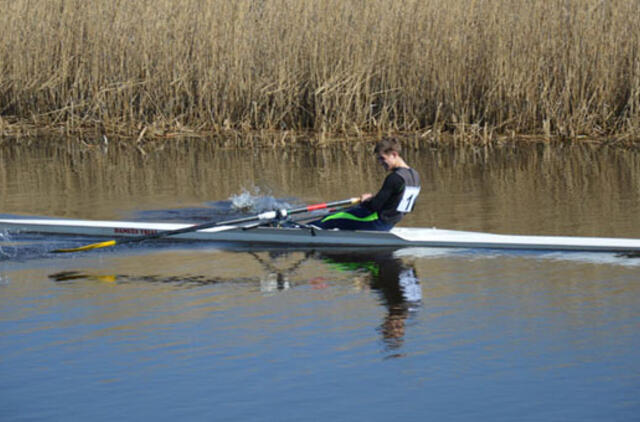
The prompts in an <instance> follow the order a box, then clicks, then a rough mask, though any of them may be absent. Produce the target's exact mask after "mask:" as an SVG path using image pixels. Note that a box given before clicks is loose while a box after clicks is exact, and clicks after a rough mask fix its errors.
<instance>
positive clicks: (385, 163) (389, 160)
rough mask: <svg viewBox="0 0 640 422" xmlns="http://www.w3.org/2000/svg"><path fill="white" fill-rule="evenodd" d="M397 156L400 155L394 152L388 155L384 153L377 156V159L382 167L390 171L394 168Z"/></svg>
mask: <svg viewBox="0 0 640 422" xmlns="http://www.w3.org/2000/svg"><path fill="white" fill-rule="evenodd" d="M397 156H398V154H397V153H396V152H394V151H391V152H388V153H384V152H383V153H379V154H376V159H377V160H378V162H379V163H380V164H381V165H382V167H384V169H385V170H387V171H389V170H391V169H392V168H393V167H394V165H395V161H396V157H397Z"/></svg>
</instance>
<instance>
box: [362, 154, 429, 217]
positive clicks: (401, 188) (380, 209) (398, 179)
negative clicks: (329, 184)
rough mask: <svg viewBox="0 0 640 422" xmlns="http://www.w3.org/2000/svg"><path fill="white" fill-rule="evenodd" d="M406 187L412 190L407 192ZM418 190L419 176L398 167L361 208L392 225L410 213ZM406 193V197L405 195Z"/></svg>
mask: <svg viewBox="0 0 640 422" xmlns="http://www.w3.org/2000/svg"><path fill="white" fill-rule="evenodd" d="M406 187H410V188H412V189H409V190H407V189H406ZM419 189H420V176H419V175H418V172H417V171H415V170H414V169H412V168H406V167H400V168H396V169H394V170H393V171H392V172H391V173H389V174H388V175H387V177H386V178H385V179H384V182H383V183H382V188H380V191H379V192H378V193H377V194H376V196H374V197H373V198H371V199H370V200H368V201H365V202H363V203H362V206H364V207H366V208H369V209H370V210H371V211H375V212H377V213H378V218H380V220H382V221H384V222H385V223H389V224H392V225H395V224H397V223H398V222H399V221H400V220H401V219H402V216H403V215H405V214H406V213H407V212H410V211H411V210H412V209H413V206H414V205H415V201H416V198H417V196H418V193H419ZM405 192H406V195H405Z"/></svg>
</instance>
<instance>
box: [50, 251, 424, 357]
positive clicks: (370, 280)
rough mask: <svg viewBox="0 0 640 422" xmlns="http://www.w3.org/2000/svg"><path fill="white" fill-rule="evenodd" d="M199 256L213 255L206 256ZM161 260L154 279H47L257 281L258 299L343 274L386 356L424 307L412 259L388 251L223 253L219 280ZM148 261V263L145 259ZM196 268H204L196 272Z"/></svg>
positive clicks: (61, 276) (75, 274) (118, 275)
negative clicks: (370, 298) (375, 312)
mask: <svg viewBox="0 0 640 422" xmlns="http://www.w3.org/2000/svg"><path fill="white" fill-rule="evenodd" d="M145 256H146V255H143V257H145ZM203 256H208V257H210V256H211V255H210V254H207V253H206V252H205V253H204V254H203ZM223 257H224V258H223ZM138 258H140V256H138ZM165 258H166V257H164V256H163V259H161V260H160V261H156V260H154V261H153V262H150V263H149V265H144V267H146V268H147V269H148V268H154V270H155V271H157V273H156V274H155V275H154V274H149V273H147V272H146V271H144V272H142V273H138V272H137V271H135V270H136V269H138V268H139V265H138V264H136V265H135V266H134V267H133V268H129V269H130V270H134V271H133V272H131V273H127V272H124V271H123V272H120V271H118V272H115V271H114V272H108V271H106V272H101V273H98V272H95V271H91V270H90V271H83V270H74V269H65V270H63V271H57V272H55V273H51V274H49V276H48V277H49V279H50V280H52V281H55V282H57V283H77V282H80V281H92V282H100V283H113V284H120V285H122V284H130V283H137V282H146V283H154V284H156V283H159V284H171V285H173V286H184V287H190V286H191V287H194V286H205V285H214V284H220V283H224V284H227V283H238V282H241V283H242V282H246V283H250V284H254V283H256V281H258V282H259V286H260V292H261V293H263V294H275V293H278V292H282V291H286V290H288V289H291V288H295V287H296V286H310V287H311V288H312V289H324V288H328V287H329V286H330V285H331V284H332V279H334V277H332V275H331V274H335V273H336V271H337V272H339V273H340V274H342V277H337V278H339V279H341V280H346V281H347V282H350V283H352V284H353V285H354V286H355V287H357V288H358V289H359V290H369V291H371V292H373V293H374V294H376V295H377V296H378V299H379V302H380V303H381V304H382V305H383V306H384V308H385V309H386V312H385V313H384V316H383V317H382V321H381V323H380V325H379V326H378V327H377V331H378V332H379V333H380V335H381V339H382V341H383V343H384V346H385V349H386V350H387V351H389V352H397V351H398V350H399V349H400V348H401V347H402V345H403V343H404V341H405V334H406V326H407V321H408V320H410V318H411V317H412V316H413V315H415V313H416V312H417V311H418V309H419V308H420V306H421V301H422V290H421V286H420V281H419V278H418V276H417V274H416V270H415V267H414V266H413V265H412V264H411V263H410V261H411V259H407V258H405V257H400V256H398V254H395V253H394V250H392V249H381V250H372V249H368V248H367V249H361V250H354V249H344V248H322V249H312V250H305V251H300V250H294V249H284V250H283V249H280V250H277V249H270V250H265V249H255V250H247V249H244V250H235V251H233V250H231V251H229V250H227V251H226V252H224V253H221V252H219V253H218V257H217V259H216V262H225V263H226V265H224V266H216V268H217V270H216V272H218V271H221V273H222V274H220V275H218V274H214V273H213V272H212V271H211V270H212V268H211V266H210V265H211V264H210V263H211V260H210V259H198V260H195V261H193V262H192V263H191V264H190V269H191V270H192V271H193V272H194V273H195V274H194V273H191V274H189V273H187V274H176V272H175V268H173V270H172V269H171V267H172V265H171V264H170V263H167V267H164V268H163V266H162V264H163V263H164V260H165ZM143 259H144V258H143ZM146 259H151V257H150V256H147V258H146ZM256 264H257V265H256ZM199 265H203V267H205V268H198V266H199ZM231 268H234V270H233V271H231V273H232V275H231V274H230V273H229V270H230V269H231ZM345 275H346V277H345ZM254 285H255V284H254Z"/></svg>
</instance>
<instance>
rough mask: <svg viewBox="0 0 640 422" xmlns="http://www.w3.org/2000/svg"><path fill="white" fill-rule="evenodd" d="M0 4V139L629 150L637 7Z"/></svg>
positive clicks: (347, 0) (347, 1)
mask: <svg viewBox="0 0 640 422" xmlns="http://www.w3.org/2000/svg"><path fill="white" fill-rule="evenodd" d="M0 3H1V6H2V9H3V13H2V14H0V28H2V32H1V33H0V116H1V117H0V129H2V126H4V127H7V125H8V124H10V123H15V122H22V123H24V124H29V125H32V126H34V127H38V126H50V127H62V128H66V129H68V130H77V129H83V128H85V129H86V128H95V129H98V130H101V131H107V132H119V133H123V134H137V133H139V132H141V131H142V130H146V129H145V128H148V130H149V131H148V132H147V133H159V132H162V131H171V130H183V131H186V130H193V131H211V130H213V131H215V130H220V129H224V128H234V129H240V130H253V129H287V130H315V131H323V132H334V133H335V132H337V133H348V134H353V133H362V132H376V131H426V130H427V129H433V130H434V132H440V131H452V132H455V133H459V134H460V133H462V134H464V133H465V131H467V132H469V131H470V132H473V131H475V132H476V133H477V132H478V131H484V133H485V135H486V134H487V133H489V134H493V133H519V134H543V135H547V136H553V135H561V136H566V137H576V136H579V135H588V136H601V135H612V134H616V135H625V136H627V137H634V138H640V51H639V50H640V24H639V23H638V21H639V18H640V2H638V1H637V0H547V1H531V0H475V1H474V0H429V1H425V0H403V1H399V0H234V1H228V0H181V1H174V0H136V1H128V0H93V1H86V0H11V1H1V2H0Z"/></svg>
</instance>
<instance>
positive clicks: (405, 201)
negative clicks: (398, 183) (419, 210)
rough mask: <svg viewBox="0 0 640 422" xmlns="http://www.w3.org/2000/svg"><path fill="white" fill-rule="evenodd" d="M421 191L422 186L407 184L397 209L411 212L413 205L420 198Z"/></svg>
mask: <svg viewBox="0 0 640 422" xmlns="http://www.w3.org/2000/svg"><path fill="white" fill-rule="evenodd" d="M419 193H420V188H419V187H418V186H406V187H405V188H404V193H403V194H402V199H401V200H400V203H399V204H398V208H396V211H398V212H404V213H407V212H411V210H413V206H414V205H415V204H416V199H418V194H419Z"/></svg>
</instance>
